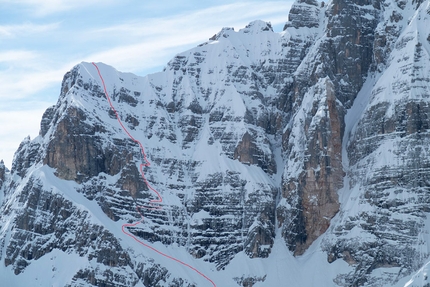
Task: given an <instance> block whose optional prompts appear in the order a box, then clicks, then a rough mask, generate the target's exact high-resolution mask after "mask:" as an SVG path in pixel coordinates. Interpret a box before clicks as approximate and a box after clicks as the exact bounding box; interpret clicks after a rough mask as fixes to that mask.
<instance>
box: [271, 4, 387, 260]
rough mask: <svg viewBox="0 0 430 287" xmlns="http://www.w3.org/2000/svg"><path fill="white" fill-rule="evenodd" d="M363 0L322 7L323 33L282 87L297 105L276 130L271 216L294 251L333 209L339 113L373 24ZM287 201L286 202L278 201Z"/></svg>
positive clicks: (355, 81)
mask: <svg viewBox="0 0 430 287" xmlns="http://www.w3.org/2000/svg"><path fill="white" fill-rule="evenodd" d="M311 2H312V1H311ZM370 2H372V3H370ZM370 2H369V3H367V2H366V1H361V2H360V3H357V1H332V2H331V4H330V5H329V6H328V7H326V9H327V10H326V12H325V13H326V15H328V19H327V21H328V22H327V28H326V29H327V30H326V34H325V36H324V37H323V38H322V40H321V42H319V44H318V45H315V46H313V47H312V50H310V51H309V53H308V55H307V58H305V59H304V62H303V63H302V67H303V68H302V69H299V70H298V71H297V72H296V73H295V74H294V82H293V85H292V87H291V90H290V91H288V93H289V94H290V95H291V96H290V97H289V98H290V99H291V100H293V101H294V102H295V104H293V106H296V107H297V108H296V109H295V111H294V112H295V114H294V116H293V117H292V119H291V120H290V124H289V127H287V129H286V132H285V133H284V135H283V136H284V140H283V148H284V150H285V153H284V154H286V155H287V156H286V158H287V161H288V162H289V163H287V168H286V170H285V171H284V175H283V178H284V185H283V188H282V189H283V192H282V197H283V198H285V199H286V201H285V202H286V204H281V205H279V206H278V222H279V223H280V225H281V227H282V230H283V235H284V238H285V240H286V242H287V244H288V245H289V246H290V249H291V250H292V251H294V253H295V254H302V253H303V252H304V251H305V250H306V249H307V248H308V247H309V246H310V244H312V242H313V241H314V240H315V239H316V238H318V237H319V236H320V235H321V234H323V233H324V232H325V231H326V230H327V228H328V227H329V225H330V220H331V218H333V216H334V215H335V214H336V213H337V212H338V211H339V201H338V195H337V191H338V190H339V189H340V188H341V187H342V185H343V177H344V171H343V167H342V139H343V135H344V129H345V124H344V121H343V118H344V116H345V114H346V110H347V109H348V108H350V107H351V105H352V103H353V101H354V99H355V96H356V94H357V93H358V91H359V90H360V88H361V87H362V85H363V82H364V80H365V77H366V75H367V72H368V70H369V68H370V66H371V64H372V57H371V55H372V51H373V42H374V38H373V34H374V31H375V29H376V26H377V24H378V21H377V18H378V13H379V12H378V10H377V9H376V8H375V7H374V6H372V4H374V5H376V3H374V1H370ZM303 5H305V7H310V6H309V5H313V6H312V7H313V8H312V9H317V10H319V9H321V8H319V7H318V5H317V3H313V4H312V3H305V4H299V5H298V6H297V8H299V7H301V6H303ZM293 12H294V10H293V9H292V13H293ZM315 15H318V13H315ZM293 18H294V17H293ZM314 18H315V16H314ZM317 19H319V18H316V19H315V21H317ZM309 21H310V20H309ZM298 23H300V24H301V23H304V22H303V21H298ZM302 25H303V24H302ZM304 25H305V27H307V26H309V25H308V24H306V23H304ZM295 27H296V28H299V27H298V26H295ZM311 27H317V25H311ZM366 55H368V56H366ZM312 97H313V99H312ZM309 102H311V103H312V104H309ZM290 206H292V207H293V208H292V209H291V208H286V207H290Z"/></svg>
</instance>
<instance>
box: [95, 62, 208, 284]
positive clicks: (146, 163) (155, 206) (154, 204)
mask: <svg viewBox="0 0 430 287" xmlns="http://www.w3.org/2000/svg"><path fill="white" fill-rule="evenodd" d="M92 64H93V66H94V67H95V68H96V70H97V73H98V75H99V77H100V80H101V82H102V85H103V90H104V93H105V95H106V99H107V101H108V102H109V105H110V108H111V109H112V111H113V112H114V113H115V116H116V118H117V120H118V123H119V125H120V126H121V128H122V130H123V131H124V132H125V133H126V134H127V136H128V137H129V138H130V139H131V140H132V141H134V142H135V143H137V144H138V145H139V147H140V151H141V152H142V156H143V163H141V164H140V168H139V170H140V175H141V176H142V178H143V181H144V182H145V184H146V185H147V186H148V188H149V189H150V190H151V191H153V192H154V193H155V195H156V197H157V198H156V199H153V200H151V201H150V206H136V209H137V212H139V214H140V216H141V217H142V218H141V220H139V221H137V222H135V223H130V224H123V225H122V232H123V233H124V234H126V235H127V236H129V237H131V238H133V239H134V240H135V241H136V242H138V243H139V244H141V245H143V246H144V247H146V248H148V249H150V250H152V251H154V252H156V253H158V254H160V255H161V256H164V257H166V258H168V259H170V260H173V261H176V262H177V263H179V264H182V265H183V266H185V267H187V268H189V269H191V270H193V271H194V272H196V273H197V274H198V275H200V276H202V277H203V278H204V279H206V280H207V281H208V282H209V283H211V284H212V286H214V287H216V285H215V283H214V282H213V281H212V280H211V279H210V278H209V277H207V276H206V275H204V274H203V273H202V272H200V271H199V270H197V269H196V268H194V267H193V266H191V265H189V264H187V263H185V262H182V261H181V260H179V259H177V258H174V257H172V256H170V255H167V254H165V253H163V252H161V251H159V250H157V249H156V248H154V247H152V246H150V245H148V244H147V243H145V242H143V241H141V240H140V239H138V238H137V237H136V236H134V235H133V234H131V233H130V232H128V231H127V227H133V226H136V225H138V224H139V223H143V220H144V217H143V215H142V214H141V213H140V211H139V208H142V209H149V210H157V209H161V208H162V207H161V206H160V205H158V204H160V203H162V202H163V198H162V197H161V195H160V193H159V192H158V191H157V190H156V189H155V188H153V187H152V186H151V185H150V184H149V182H148V180H147V179H146V177H145V173H144V172H143V168H144V167H147V166H150V165H151V163H150V162H149V161H148V159H147V157H146V154H145V149H144V148H143V145H142V143H141V142H140V141H139V140H137V139H135V138H134V137H133V136H132V135H131V134H130V132H129V131H128V130H127V128H126V127H125V126H124V124H123V123H122V121H121V118H120V116H119V114H118V112H117V111H116V109H115V107H114V105H113V104H112V101H111V98H110V96H109V93H108V92H107V89H106V85H105V81H104V79H103V76H102V74H101V72H100V70H99V67H98V66H97V64H95V63H94V62H92Z"/></svg>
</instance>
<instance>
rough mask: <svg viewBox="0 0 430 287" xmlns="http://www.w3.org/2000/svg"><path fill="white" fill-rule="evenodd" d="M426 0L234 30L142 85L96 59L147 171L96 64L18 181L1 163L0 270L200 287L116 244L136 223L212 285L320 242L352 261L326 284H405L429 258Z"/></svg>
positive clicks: (29, 152) (74, 281)
mask: <svg viewBox="0 0 430 287" xmlns="http://www.w3.org/2000/svg"><path fill="white" fill-rule="evenodd" d="M427 2H428V1H427ZM427 2H426V1H412V2H407V1H400V0H399V1H389V0H386V1H382V0H380V1H375V0H372V1H371V0H355V1H353V0H344V1H341V0H333V1H329V2H328V4H322V3H320V2H318V1H314V0H301V1H296V2H295V4H294V5H293V7H292V9H291V11H290V15H289V22H288V23H287V24H286V25H285V28H284V32H283V33H274V32H273V29H272V27H271V25H270V24H269V23H265V22H262V21H254V22H252V23H250V24H249V25H248V26H246V27H245V28H244V29H242V30H240V31H237V32H236V31H234V29H232V28H224V29H223V30H222V31H221V32H219V33H218V34H216V35H215V36H214V37H213V38H211V39H210V40H209V41H208V42H206V43H203V44H201V45H199V46H198V47H196V48H194V49H191V50H189V51H186V52H184V53H180V54H178V55H177V56H175V57H174V58H173V59H172V60H171V61H170V62H169V63H168V64H167V66H166V68H165V69H164V71H163V72H160V73H157V74H153V75H148V76H147V77H145V78H140V77H137V76H134V75H131V74H123V73H120V72H118V71H116V70H114V69H113V68H111V67H108V66H106V65H104V64H99V67H100V69H101V72H102V75H103V76H104V77H105V79H109V81H107V82H106V85H107V90H108V92H109V94H110V96H111V98H112V102H113V104H114V106H115V108H116V110H117V112H118V115H119V117H120V118H121V120H122V123H123V125H124V127H125V128H126V129H127V131H128V132H129V133H130V134H131V135H132V136H133V137H134V138H136V139H138V140H140V141H141V142H142V143H143V145H144V147H145V152H146V154H147V155H148V161H150V163H151V165H147V164H146V163H145V162H144V160H143V158H142V154H141V151H140V149H139V147H138V146H137V144H136V143H135V142H134V141H133V140H131V139H130V138H129V137H128V136H127V134H126V133H125V132H124V131H123V129H122V128H121V127H120V125H119V123H118V121H117V118H116V114H115V112H113V111H112V110H111V108H110V106H109V104H108V103H107V101H106V99H105V95H104V92H103V89H102V86H101V82H100V80H99V78H98V74H97V72H96V70H95V68H94V66H93V65H91V64H88V63H82V64H80V65H78V66H76V67H75V68H74V69H72V70H71V71H70V72H68V73H67V74H66V75H65V77H64V79H63V83H62V88H61V95H60V99H59V101H58V103H57V104H56V105H55V106H53V107H51V108H48V109H47V110H46V112H45V113H44V115H43V117H42V121H41V128H40V134H39V137H37V138H36V139H33V140H30V139H29V138H27V139H25V140H24V141H23V142H22V144H21V145H20V147H19V148H18V150H17V152H16V154H15V158H14V162H13V166H12V170H11V172H10V175H11V176H9V173H8V171H6V170H5V168H4V165H2V164H0V190H2V192H3V193H4V197H2V196H3V194H2V195H1V196H0V203H1V205H2V209H3V210H4V213H3V214H2V215H1V216H0V227H1V228H0V232H1V233H0V246H1V248H3V249H4V250H5V252H3V253H0V256H2V257H1V260H2V261H3V262H4V264H5V265H6V266H10V268H11V269H12V270H13V272H15V274H22V273H24V272H25V270H26V268H28V266H29V265H31V264H37V262H38V260H40V259H42V258H43V257H44V256H46V255H48V254H53V253H54V252H58V253H59V254H62V255H61V256H65V255H64V254H68V255H67V256H74V255H76V256H77V257H76V258H74V259H75V260H77V259H79V258H84V259H85V263H83V264H82V266H79V268H77V269H76V270H73V272H72V273H73V274H71V276H70V282H69V283H68V285H67V286H121V285H124V286H136V285H139V284H140V285H142V284H144V285H145V286H199V283H198V282H197V283H196V282H195V280H194V279H193V277H192V276H191V275H187V274H186V273H187V272H183V274H181V272H178V271H176V270H173V269H169V268H171V267H170V265H169V264H166V263H165V262H164V261H162V260H160V259H157V258H156V257H153V256H151V255H148V254H147V253H145V252H144V251H141V250H138V249H137V248H136V246H135V245H133V244H134V243H135V242H133V241H132V240H131V239H130V238H128V237H126V236H124V235H122V233H121V232H120V230H121V228H122V227H121V226H122V224H123V223H125V222H128V223H132V222H138V221H139V220H142V218H144V220H143V221H142V223H141V224H137V225H135V226H132V227H128V228H126V230H127V231H128V232H129V233H130V234H132V235H133V236H135V237H136V239H139V240H142V241H145V242H148V243H149V244H154V245H157V246H161V245H164V246H168V248H172V250H173V249H176V248H177V249H180V250H182V251H186V252H187V253H188V255H190V256H191V257H193V258H195V259H196V260H201V261H204V262H205V264H208V266H211V267H210V269H211V270H212V269H213V270H216V272H223V271H224V269H228V268H229V264H232V262H234V260H235V259H236V258H235V257H236V256H237V255H238V254H240V253H243V254H241V255H240V256H239V257H241V258H242V259H243V258H245V259H243V260H251V259H255V258H260V259H259V260H263V259H264V258H270V257H271V256H273V250H274V246H275V247H276V244H278V246H277V248H278V249H276V250H280V249H279V244H281V245H282V247H283V249H282V248H281V250H286V249H288V250H289V252H291V253H292V254H293V255H296V256H298V255H302V254H304V253H305V252H306V251H307V250H309V247H310V246H311V245H312V244H318V246H317V247H316V248H319V249H318V250H319V252H320V251H321V250H322V251H321V252H325V253H326V254H327V264H328V265H329V266H333V265H330V264H332V263H334V262H335V261H337V260H343V261H345V262H346V263H345V264H348V265H349V267H348V268H347V269H342V270H347V271H342V272H341V271H339V274H336V275H335V277H334V278H333V284H336V285H337V286H391V285H393V284H395V283H396V280H398V278H401V277H404V276H406V275H408V274H410V273H412V272H413V271H415V270H417V269H418V268H419V267H420V266H422V265H423V264H424V261H423V260H424V258H427V256H428V255H429V251H428V250H427V247H426V246H425V244H426V242H430V238H428V235H426V234H427V233H426V228H427V225H426V224H427V221H426V220H427V217H428V215H429V212H430V208H429V207H428V203H429V202H430V198H429V196H428V194H429V192H428V191H429V186H428V183H429V182H430V179H429V178H428V174H429V166H430V163H429V160H428V158H429V156H428V155H429V154H430V152H429V149H428V147H429V146H430V143H429V138H428V129H429V126H430V122H429V121H430V120H429V114H430V106H429V103H428V98H429V94H430V88H429V87H428V83H429V82H430V76H429V75H430V71H429V68H428V65H426V63H428V62H429V61H430V59H429V54H430V46H429V43H428V37H429V36H428V33H427V31H426V32H425V33H422V32H421V31H420V33H418V32H416V31H415V30H414V29H418V28H417V27H425V26H426V23H428V22H429V20H428V19H429V16H428V15H430V14H429V13H428V5H427V6H425V5H426V3H427ZM413 16H414V17H413ZM426 19H427V20H426ZM426 21H427V22H426ZM429 23H430V22H429ZM238 43H240V44H238ZM141 164H144V165H145V164H146V166H143V167H142V171H143V172H144V173H145V177H146V178H147V180H148V182H149V183H150V184H151V186H153V187H154V188H155V189H157V190H158V191H159V192H160V193H161V194H162V196H163V203H162V204H160V207H162V208H154V206H153V205H151V202H150V201H151V200H153V199H154V194H153V192H151V191H150V190H149V188H148V186H147V185H146V183H145V181H144V180H143V179H142V176H141V173H140V171H139V168H140V167H141ZM148 207H149V208H148ZM121 236H123V237H121ZM321 237H322V238H321ZM319 238H321V240H319V241H317V239H319ZM278 239H279V240H278ZM427 239H428V241H427ZM130 240H131V241H132V243H130V242H129V241H130ZM279 242H281V243H279ZM172 246H174V248H173V247H172ZM285 246H286V248H285ZM182 251H181V252H182ZM55 254H57V253H55ZM184 254H185V253H184ZM57 255H58V254H57ZM67 258H69V257H67ZM309 258H311V259H309V260H314V259H312V258H314V257H312V256H311V255H310V257H309ZM71 259H73V258H71ZM242 259H241V260H242ZM292 260H293V259H292ZM315 260H320V259H315ZM86 261H88V264H87V262H86ZM197 262H198V261H197ZM244 262H245V261H244ZM246 262H251V261H246ZM264 262H266V261H264ZM318 262H319V263H320V261H318ZM337 264H338V265H336V266H340V265H341V264H339V262H337ZM379 268H384V269H383V270H384V271H383V272H380V269H379ZM233 269H234V268H233ZM239 269H240V268H239ZM181 270H182V269H181ZM228 272H230V271H228ZM268 272H270V271H268ZM378 272H379V273H378ZM214 273H215V271H214ZM376 273H377V275H375V274H376ZM217 274H218V273H217ZM220 274H221V273H220ZM222 274H225V273H222ZM228 274H229V276H233V277H232V278H228V280H230V281H228V282H229V284H230V283H231V284H233V285H234V284H237V285H238V286H254V285H257V284H260V285H261V284H266V283H265V282H270V277H271V276H273V274H270V273H268V274H263V275H261V274H262V273H261V274H260V275H261V276H260V275H255V274H246V273H240V274H239V273H238V274H233V275H232V273H228ZM378 274H379V275H378ZM381 274H382V275H381ZM266 275H267V276H266ZM278 275H279V274H278V273H277V275H276V276H278ZM222 276H224V275H222ZM226 280H227V279H226ZM298 280H299V281H298V282H301V281H300V280H302V279H298ZM267 284H269V283H267Z"/></svg>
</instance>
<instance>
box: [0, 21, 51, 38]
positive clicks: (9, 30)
mask: <svg viewBox="0 0 430 287" xmlns="http://www.w3.org/2000/svg"><path fill="white" fill-rule="evenodd" d="M58 28H59V23H51V24H45V25H39V24H32V23H24V24H19V25H0V38H12V37H22V36H26V35H31V34H40V33H45V32H48V31H53V30H56V29H58Z"/></svg>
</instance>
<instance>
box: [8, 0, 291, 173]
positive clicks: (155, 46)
mask: <svg viewBox="0 0 430 287" xmlns="http://www.w3.org/2000/svg"><path fill="white" fill-rule="evenodd" d="M293 2H294V1H290V0H283V1H276V0H272V1H266V0H259V1H246V0H245V1H223V0H217V1H213V0H205V1H197V0H188V1H160V0H157V1H154V0H144V1H142V0H73V1H71V0H0V108H1V111H2V112H1V113H0V124H1V128H0V139H1V140H0V159H4V161H5V164H6V166H8V167H10V166H11V163H12V157H13V153H14V152H15V150H16V149H17V148H18V146H19V143H20V142H21V140H22V139H24V138H25V137H26V136H28V135H30V137H31V138H34V137H36V136H37V135H38V132H39V124H40V119H41V117H42V114H43V112H44V110H45V109H46V108H47V107H49V106H51V105H53V104H55V102H56V101H57V98H58V95H59V91H60V85H61V80H62V78H63V75H64V74H65V73H66V72H67V71H69V70H70V69H71V68H72V67H73V66H74V65H76V64H78V63H80V62H82V61H88V62H91V61H94V62H104V63H106V64H109V65H112V66H114V67H115V68H116V69H118V70H120V71H123V72H133V73H135V74H137V75H141V76H144V75H146V74H148V73H152V72H156V71H159V70H161V69H162V68H163V67H164V65H165V64H166V63H167V62H168V61H169V60H170V59H171V58H172V57H173V56H174V55H175V54H177V53H179V52H182V51H185V50H187V49H189V48H191V47H194V46H196V45H198V44H200V43H203V42H205V41H207V40H208V38H210V37H211V36H213V35H214V34H215V33H217V32H219V31H220V30H221V28H223V27H234V28H235V29H236V30H238V29H241V28H243V27H245V26H246V25H247V24H248V23H249V22H250V21H253V20H264V21H268V22H271V23H272V25H273V27H274V30H275V31H277V32H280V31H281V30H282V27H283V25H284V23H285V22H286V21H287V20H288V11H289V9H290V7H291V4H292V3H293Z"/></svg>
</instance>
